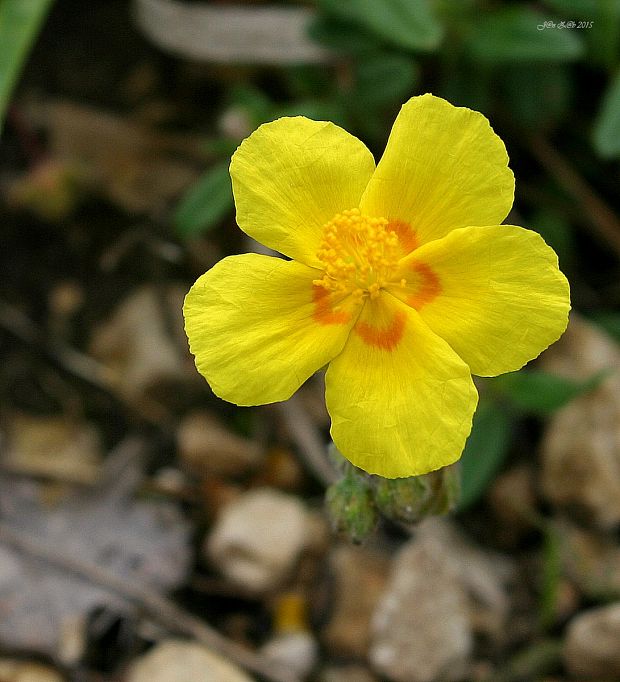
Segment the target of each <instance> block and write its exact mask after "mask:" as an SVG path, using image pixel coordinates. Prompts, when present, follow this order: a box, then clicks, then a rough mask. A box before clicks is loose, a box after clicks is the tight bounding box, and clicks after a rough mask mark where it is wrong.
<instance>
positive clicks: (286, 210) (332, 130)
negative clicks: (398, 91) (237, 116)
mask: <svg viewBox="0 0 620 682" xmlns="http://www.w3.org/2000/svg"><path fill="white" fill-rule="evenodd" d="M374 168H375V161H374V158H373V156H372V154H371V153H370V152H369V151H368V149H367V148H366V147H365V146H364V144H363V143H362V142H360V141H359V140H358V139H357V138H356V137H354V136H353V135H350V134H349V133H347V132H346V131H345V130H343V129H342V128H339V127H338V126H336V125H334V124H333V123H326V122H319V121H311V120H310V119H307V118H304V117H302V116H296V117H292V118H280V119H278V120H276V121H273V122H272V123H266V124H264V125H262V126H260V128H258V129H257V130H256V131H255V132H254V133H252V135H250V137H248V138H247V139H246V140H244V142H242V143H241V146H240V147H239V148H238V149H237V151H236V152H235V154H234V155H233V158H232V161H231V164H230V174H231V177H232V186H233V193H234V195H235V205H236V207H237V223H238V225H239V227H240V228H241V229H242V230H243V231H244V232H246V233H247V234H249V235H250V236H251V237H254V239H256V240H257V241H259V242H261V243H262V244H265V245H266V246H269V247H271V248H272V249H275V250H276V251H279V252H281V253H283V254H285V255H287V256H289V257H290V258H293V259H295V260H297V261H300V262H302V263H305V264H306V265H311V266H315V267H316V266H319V263H318V260H317V257H316V252H317V250H318V247H319V243H320V240H321V232H322V227H323V226H324V225H325V223H327V222H328V221H329V220H331V219H332V218H333V217H334V215H336V213H339V212H341V211H344V210H345V209H349V208H354V207H357V206H358V204H359V201H360V198H361V196H362V193H363V191H364V189H365V188H366V185H367V184H368V180H369V179H370V177H371V175H372V173H373V171H374Z"/></svg>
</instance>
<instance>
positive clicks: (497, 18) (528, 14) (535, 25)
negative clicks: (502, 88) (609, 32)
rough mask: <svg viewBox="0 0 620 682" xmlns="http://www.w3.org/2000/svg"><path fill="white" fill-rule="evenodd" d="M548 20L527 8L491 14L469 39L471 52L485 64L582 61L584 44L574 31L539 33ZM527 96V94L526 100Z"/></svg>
mask: <svg viewBox="0 0 620 682" xmlns="http://www.w3.org/2000/svg"><path fill="white" fill-rule="evenodd" d="M545 21H549V17H548V16H545V15H544V14H540V13H539V12H535V11H534V10H531V9H529V8H527V7H506V8H503V9H499V10H497V11H495V12H493V13H490V14H488V15H487V16H486V17H485V18H484V19H482V20H481V21H480V23H479V25H478V28H477V30H476V31H475V32H473V33H472V34H471V36H470V39H469V50H470V52H471V54H472V56H473V57H474V58H475V59H478V60H480V61H483V62H491V63H494V64H497V63H502V62H503V63H509V62H536V61H545V62H567V61H572V60H575V59H577V58H579V57H580V56H581V55H582V53H583V43H582V41H581V38H580V36H579V35H577V34H576V33H575V31H574V30H570V29H558V28H555V29H554V28H547V29H544V30H540V29H539V27H540V26H543V25H544V23H545ZM525 96H527V95H526V94H524V97H525Z"/></svg>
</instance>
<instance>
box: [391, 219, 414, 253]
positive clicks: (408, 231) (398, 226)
mask: <svg viewBox="0 0 620 682" xmlns="http://www.w3.org/2000/svg"><path fill="white" fill-rule="evenodd" d="M387 229H388V230H392V232H394V233H395V234H396V236H397V237H398V241H399V242H400V246H401V248H402V249H403V251H404V252H405V254H407V253H411V252H412V251H415V249H417V248H418V246H420V241H419V239H418V236H417V235H416V233H415V230H414V229H413V228H412V227H411V225H409V223H406V222H405V221H404V220H390V222H389V223H388V224H387Z"/></svg>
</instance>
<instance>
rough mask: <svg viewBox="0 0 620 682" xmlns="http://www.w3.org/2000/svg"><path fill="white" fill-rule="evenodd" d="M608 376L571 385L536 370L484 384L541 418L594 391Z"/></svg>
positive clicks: (570, 381)
mask: <svg viewBox="0 0 620 682" xmlns="http://www.w3.org/2000/svg"><path fill="white" fill-rule="evenodd" d="M608 374H609V372H608V371H607V370H604V371H602V372H597V373H596V374H594V375H593V376H591V377H590V378H589V379H586V380H585V381H574V380H572V379H566V378H565V377H560V376H557V375H555V374H550V373H549V372H543V371H540V370H521V371H520V372H511V373H509V374H504V375H502V376H499V377H494V378H493V379H488V380H487V381H488V382H489V384H490V385H491V386H493V388H495V389H496V390H498V391H499V392H500V393H501V394H503V395H505V396H506V397H507V398H509V399H510V400H511V401H512V402H513V403H514V404H515V405H516V406H517V407H519V408H520V409H522V410H525V411H527V412H534V413H535V414H541V415H545V414H549V413H550V412H554V411H555V410H557V409H559V408H560V407H563V406H564V405H566V404H567V403H569V402H570V401H571V400H574V399H575V398H577V397H578V396H580V395H582V394H584V393H587V392H588V391H591V390H592V389H594V388H596V387H597V386H598V385H599V384H600V383H601V381H602V380H603V379H604V378H605V377H606V376H608Z"/></svg>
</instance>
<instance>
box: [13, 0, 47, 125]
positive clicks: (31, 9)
mask: <svg viewBox="0 0 620 682" xmlns="http://www.w3.org/2000/svg"><path fill="white" fill-rule="evenodd" d="M52 2H53V0H1V1H0V132H1V131H2V123H3V121H4V116H5V113H6V109H7V107H8V104H9V100H10V98H11V93H12V92H13V88H14V86H15V83H16V81H17V78H18V76H19V74H20V71H21V69H22V66H23V64H24V61H25V60H26V58H27V57H28V53H29V51H30V48H31V47H32V44H33V42H34V39H35V38H36V36H37V34H38V32H39V29H40V28H41V26H42V24H43V20H44V19H45V16H46V14H47V12H48V10H49V8H50V6H51V4H52Z"/></svg>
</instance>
